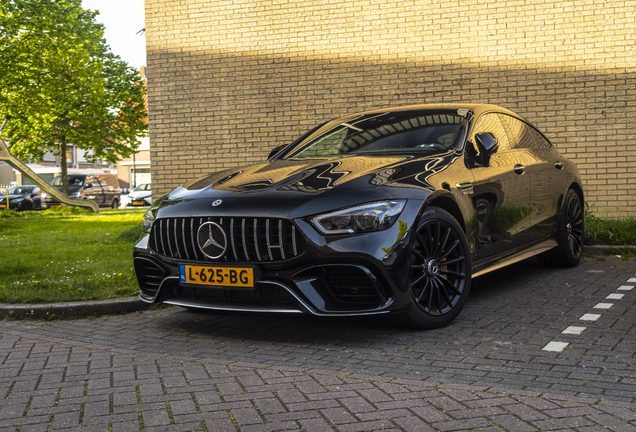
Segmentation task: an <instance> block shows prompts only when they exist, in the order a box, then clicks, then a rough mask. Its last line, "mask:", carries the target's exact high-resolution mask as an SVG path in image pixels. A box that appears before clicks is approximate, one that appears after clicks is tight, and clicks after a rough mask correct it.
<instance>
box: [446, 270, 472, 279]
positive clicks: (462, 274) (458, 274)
mask: <svg viewBox="0 0 636 432" xmlns="http://www.w3.org/2000/svg"><path fill="white" fill-rule="evenodd" d="M439 272H440V273H444V274H447V275H449V276H455V277H456V278H459V279H465V278H466V275H465V274H464V273H457V272H454V271H452V270H444V269H439Z"/></svg>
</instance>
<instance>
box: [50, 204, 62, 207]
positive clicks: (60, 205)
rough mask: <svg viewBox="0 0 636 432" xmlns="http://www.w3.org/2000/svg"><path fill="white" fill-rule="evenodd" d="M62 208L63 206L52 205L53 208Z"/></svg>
mask: <svg viewBox="0 0 636 432" xmlns="http://www.w3.org/2000/svg"><path fill="white" fill-rule="evenodd" d="M60 207H62V204H52V205H51V208H60Z"/></svg>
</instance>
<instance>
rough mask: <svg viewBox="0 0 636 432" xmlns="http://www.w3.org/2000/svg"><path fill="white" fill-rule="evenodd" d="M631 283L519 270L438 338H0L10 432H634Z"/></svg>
mask: <svg viewBox="0 0 636 432" xmlns="http://www.w3.org/2000/svg"><path fill="white" fill-rule="evenodd" d="M635 273H636V263H635V262H634V261H633V260H632V261H628V262H626V263H621V262H619V261H618V260H616V259H608V260H607V261H601V262H599V261H595V260H585V261H584V262H583V263H582V265H581V266H579V267H578V268H576V269H570V270H554V269H543V268H541V267H539V266H538V264H536V263H535V262H534V261H528V262H524V263H519V264H517V265H515V266H513V267H511V268H508V269H504V270H502V271H498V272H496V273H492V274H490V275H486V276H483V277H481V278H478V279H476V280H474V281H473V291H472V293H471V296H470V298H469V301H468V304H467V306H466V308H465V310H464V311H463V312H462V314H461V315H460V316H459V318H458V319H457V320H456V321H455V322H454V323H453V325H451V326H449V327H447V328H444V329H440V330H437V331H429V332H422V331H412V330H405V329H400V328H396V327H391V326H388V325H387V324H385V323H384V322H382V321H380V320H378V319H377V318H355V319H354V318H347V319H335V320H334V319H317V318H313V317H307V316H275V315H244V314H206V313H193V312H189V311H187V310H184V309H180V308H176V307H175V308H166V309H162V310H157V311H151V312H144V313H143V314H129V315H124V316H116V317H107V318H97V319H94V320H77V321H58V322H51V323H36V322H4V323H0V328H1V329H2V338H1V339H0V359H2V362H1V363H2V364H1V366H0V407H1V408H0V430H2V431H4V430H11V431H13V430H20V431H21V432H23V431H29V430H56V429H63V428H73V427H78V426H79V425H81V426H82V430H93V429H94V430H100V431H102V430H104V431H106V430H112V431H118V430H139V429H140V428H142V429H143V430H164V429H165V430H206V429H207V430H208V431H216V430H240V431H249V430H285V429H289V430H298V429H301V428H304V429H305V430H308V431H309V430H333V429H336V430H342V431H349V430H352V431H354V430H374V429H389V430H390V429H392V430H415V431H426V430H466V429H475V430H510V431H523V430H536V429H543V430H581V431H593V430H608V429H609V430H618V431H629V430H636V426H635V424H636V385H635V384H636V372H635V371H634V352H635V347H636V338H635V336H636V334H635V332H636V330H635V329H634V327H635V325H636V316H635V315H634V314H633V313H630V311H631V309H632V308H633V306H634V305H635V304H636V289H634V290H629V288H628V287H629V286H630V282H628V281H629V279H631V278H635V277H636V275H635ZM631 285H632V286H634V285H636V280H634V281H632V283H631ZM608 296H609V297H610V298H609V299H608ZM604 303H605V304H610V305H611V307H610V308H609V309H607V306H602V305H603V304H604ZM599 304H601V306H600V307H599ZM595 306H597V307H595ZM585 314H595V315H600V317H599V318H598V319H597V320H596V321H582V320H580V319H579V318H580V317H582V316H584V315H585ZM568 327H585V328H586V330H585V331H583V332H582V334H580V335H576V334H562V333H561V332H562V331H563V330H565V329H566V328H568ZM555 341H556V342H564V343H568V344H569V345H568V346H567V347H565V349H564V350H563V351H562V352H549V351H544V350H543V348H544V347H545V346H546V345H547V344H548V343H550V342H555Z"/></svg>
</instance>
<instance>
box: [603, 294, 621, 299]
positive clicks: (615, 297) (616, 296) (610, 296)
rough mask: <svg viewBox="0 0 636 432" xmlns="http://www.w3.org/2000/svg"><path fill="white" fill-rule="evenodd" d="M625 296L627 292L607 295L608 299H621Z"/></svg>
mask: <svg viewBox="0 0 636 432" xmlns="http://www.w3.org/2000/svg"><path fill="white" fill-rule="evenodd" d="M623 297H625V294H610V295H608V296H607V297H605V298H606V299H607V300H620V299H622V298H623Z"/></svg>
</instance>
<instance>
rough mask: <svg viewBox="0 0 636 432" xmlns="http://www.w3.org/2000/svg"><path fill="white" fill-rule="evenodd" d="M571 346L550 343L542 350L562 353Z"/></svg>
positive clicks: (565, 343) (562, 343) (564, 343)
mask: <svg viewBox="0 0 636 432" xmlns="http://www.w3.org/2000/svg"><path fill="white" fill-rule="evenodd" d="M568 345H570V344H569V343H567V342H554V341H552V342H550V343H549V344H547V345H546V346H544V347H543V348H541V349H542V350H543V351H553V352H562V351H563V350H564V349H565V347H566V346H568Z"/></svg>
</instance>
